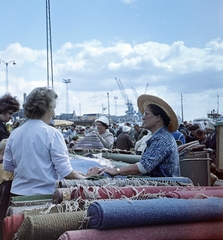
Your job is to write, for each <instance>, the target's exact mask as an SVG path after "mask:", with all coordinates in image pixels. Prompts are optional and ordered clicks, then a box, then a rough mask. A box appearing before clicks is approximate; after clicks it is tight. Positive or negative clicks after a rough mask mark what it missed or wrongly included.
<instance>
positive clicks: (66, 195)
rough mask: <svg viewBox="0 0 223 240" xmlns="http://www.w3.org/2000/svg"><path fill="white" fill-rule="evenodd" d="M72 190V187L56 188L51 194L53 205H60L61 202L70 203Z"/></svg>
mask: <svg viewBox="0 0 223 240" xmlns="http://www.w3.org/2000/svg"><path fill="white" fill-rule="evenodd" d="M73 190H74V187H70V188H57V189H55V191H54V193H53V200H52V202H53V203H54V204H58V203H61V202H62V201H65V200H67V201H70V200H71V193H72V191H73Z"/></svg>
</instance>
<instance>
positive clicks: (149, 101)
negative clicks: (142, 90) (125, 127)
mask: <svg viewBox="0 0 223 240" xmlns="http://www.w3.org/2000/svg"><path fill="white" fill-rule="evenodd" d="M137 103H138V107H139V109H140V111H141V113H143V114H144V116H143V127H144V128H145V129H148V130H150V131H151V133H152V136H151V138H150V139H149V140H148V141H147V147H146V149H145V151H144V153H143V154H142V157H141V159H140V161H139V162H138V163H136V164H130V165H128V166H125V167H122V168H105V169H99V172H100V171H104V172H106V173H108V174H110V175H112V176H116V175H125V176H126V175H149V176H150V177H179V176H180V165H179V155H178V148H177V144H176V141H175V139H174V137H173V135H172V134H171V133H172V132H174V131H176V130H177V128H178V119H177V116H176V114H175V113H174V111H173V109H172V108H171V107H170V106H169V105H168V103H166V102H165V101H164V100H162V99H161V98H158V97H156V96H152V95H147V94H143V95H141V96H139V98H138V100H137Z"/></svg>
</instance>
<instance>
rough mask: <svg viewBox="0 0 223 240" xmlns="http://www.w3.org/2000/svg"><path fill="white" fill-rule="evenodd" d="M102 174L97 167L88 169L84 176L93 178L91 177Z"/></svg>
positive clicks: (100, 169)
mask: <svg viewBox="0 0 223 240" xmlns="http://www.w3.org/2000/svg"><path fill="white" fill-rule="evenodd" d="M103 173H104V172H103V169H102V168H99V167H91V168H89V169H88V172H87V174H86V176H88V177H89V176H93V175H102V174H103Z"/></svg>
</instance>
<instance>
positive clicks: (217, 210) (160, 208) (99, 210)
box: [87, 198, 223, 229]
mask: <svg viewBox="0 0 223 240" xmlns="http://www.w3.org/2000/svg"><path fill="white" fill-rule="evenodd" d="M222 206H223V199H222V198H207V199H175V198H160V199H149V200H116V199H115V200H111V201H94V202H93V203H91V204H90V206H89V207H88V210H87V218H88V219H89V222H88V226H89V228H92V229H111V228H120V227H133V226H145V225H151V224H170V223H183V222H199V221H217V220H219V221H220V220H223V208H222ZM133 216H134V217H133Z"/></svg>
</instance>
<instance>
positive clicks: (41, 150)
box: [3, 87, 95, 196]
mask: <svg viewBox="0 0 223 240" xmlns="http://www.w3.org/2000/svg"><path fill="white" fill-rule="evenodd" d="M57 97H58V96H57V94H56V93H55V91H54V90H53V89H48V88H46V87H38V88H35V89H34V90H33V91H32V92H31V93H30V94H29V95H28V96H27V98H26V102H25V103H24V104H23V108H24V113H25V116H26V117H27V118H28V120H27V121H26V122H25V123H24V124H23V125H22V126H20V127H19V128H17V129H15V130H14V131H13V132H12V133H11V135H10V137H9V139H8V142H7V145H6V149H5V153H4V157H3V165H4V170H6V171H8V172H14V180H13V182H12V188H11V193H12V195H24V196H28V195H36V194H52V193H54V191H55V182H56V181H57V180H58V179H59V178H58V176H59V177H60V178H66V179H75V178H86V176H84V175H83V174H80V173H78V172H76V171H74V170H73V169H72V166H71V164H70V160H69V157H68V150H67V146H66V144H65V141H64V137H63V135H62V133H61V132H59V131H58V130H57V129H55V128H53V127H51V126H50V125H49V122H50V120H51V119H52V117H53V116H54V114H55V112H54V109H55V108H56V99H57ZM94 174H95V172H94V168H93V169H91V170H89V171H88V174H87V175H94Z"/></svg>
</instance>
